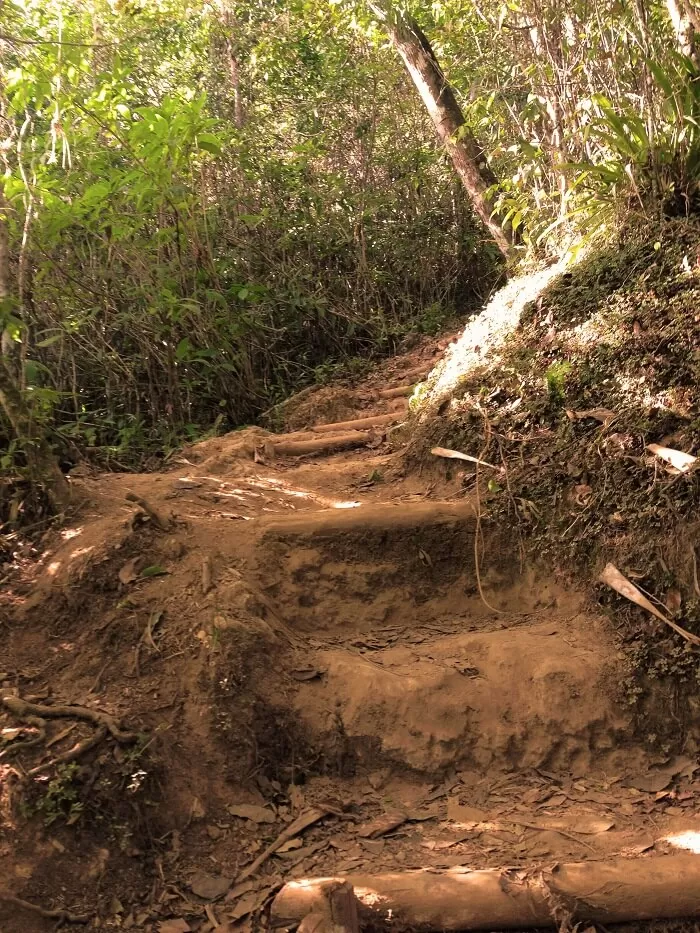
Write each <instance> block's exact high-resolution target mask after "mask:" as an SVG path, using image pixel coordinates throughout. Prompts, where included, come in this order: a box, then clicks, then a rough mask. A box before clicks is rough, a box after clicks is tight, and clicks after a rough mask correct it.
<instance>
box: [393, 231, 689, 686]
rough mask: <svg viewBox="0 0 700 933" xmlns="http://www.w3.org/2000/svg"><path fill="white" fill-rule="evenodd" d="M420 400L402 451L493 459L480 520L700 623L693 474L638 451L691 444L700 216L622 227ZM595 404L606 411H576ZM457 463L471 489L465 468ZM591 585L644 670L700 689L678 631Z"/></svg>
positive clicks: (448, 464) (420, 456) (543, 557)
mask: <svg viewBox="0 0 700 933" xmlns="http://www.w3.org/2000/svg"><path fill="white" fill-rule="evenodd" d="M425 404H426V405H427V408H424V412H423V415H422V417H420V419H419V422H418V427H417V429H416V432H415V434H414V437H413V441H412V443H411V445H410V446H409V453H408V458H409V460H413V461H417V460H424V458H425V457H426V456H429V454H428V453H427V451H428V450H429V448H430V447H431V446H433V445H435V444H439V445H441V446H445V447H451V448H455V449H458V450H461V451H463V452H465V453H468V454H471V455H473V456H479V457H480V458H481V459H483V460H486V461H489V462H490V463H492V464H494V465H495V466H497V467H500V468H501V470H500V472H499V473H495V472H494V471H488V470H484V472H488V479H489V480H490V482H489V483H488V488H487V487H486V484H485V483H484V484H481V489H482V492H481V495H482V499H483V500H484V504H485V523H486V526H488V524H489V523H491V524H493V525H498V526H499V527H501V528H502V527H504V526H506V527H508V528H513V529H514V530H515V529H517V533H518V534H519V535H520V537H521V541H522V543H523V544H524V545H525V548H526V550H529V551H531V552H532V553H533V554H535V553H536V555H537V557H538V559H539V561H540V562H541V563H543V564H545V565H549V566H550V567H551V568H552V571H553V572H555V571H557V570H558V569H562V568H566V569H567V570H568V571H573V572H574V573H575V574H576V576H578V577H579V578H582V579H583V580H584V581H585V582H586V583H587V584H590V583H591V582H593V581H597V577H598V575H599V573H600V571H601V569H602V568H603V566H604V565H605V564H606V563H607V562H609V561H611V562H613V563H614V564H615V565H616V566H617V567H618V568H619V569H620V570H621V571H622V572H623V573H624V574H625V575H626V576H627V577H628V578H630V579H632V580H633V582H634V583H635V584H636V585H637V586H638V587H642V588H643V589H644V590H645V591H647V592H648V593H650V594H652V598H656V599H658V601H659V605H660V607H661V609H662V611H663V612H664V613H665V614H666V615H667V616H669V617H670V618H672V619H674V620H676V621H677V622H678V623H679V624H681V625H682V626H684V627H685V628H686V629H688V630H690V631H691V632H694V633H698V634H700V586H699V585H698V576H699V574H700V570H699V569H698V565H697V560H698V558H697V556H696V548H695V538H696V532H697V529H698V528H700V521H699V518H698V516H699V513H698V507H699V506H700V473H697V472H695V471H694V469H691V470H690V471H689V472H688V473H684V474H682V475H671V474H670V473H669V472H668V471H667V469H665V464H664V463H663V461H661V460H660V459H658V458H656V457H654V456H653V455H652V454H651V453H650V452H649V451H648V449H647V445H648V444H660V445H663V446H666V447H671V448H675V449H678V450H681V451H685V452H686V453H689V454H693V455H696V456H700V226H698V225H697V224H695V223H689V222H685V221H683V222H681V221H674V222H669V223H665V224H663V225H658V226H654V225H648V224H647V225H638V226H636V227H633V228H631V229H627V230H626V231H624V232H623V233H621V234H618V235H617V236H616V237H615V239H613V240H611V241H609V242H607V243H606V244H605V245H603V246H600V247H599V248H598V249H597V250H596V251H595V252H592V253H590V254H589V255H588V256H587V257H585V258H583V259H581V260H580V261H579V262H578V263H577V264H576V265H574V266H572V267H570V269H569V271H567V272H566V273H564V274H563V275H560V276H558V277H557V278H556V279H555V280H554V281H553V282H552V283H551V284H550V286H549V287H548V288H546V289H545V290H544V292H543V293H542V294H541V295H540V297H539V298H538V299H537V300H536V301H534V302H531V303H530V304H528V305H526V306H525V309H524V311H523V314H522V315H521V319H520V323H519V325H518V327H517V328H516V329H515V331H514V332H513V333H512V334H510V336H508V337H507V338H506V339H505V341H504V342H502V343H500V344H499V345H498V346H496V347H493V348H492V349H491V350H489V351H488V352H487V353H486V354H485V356H483V357H482V362H481V364H480V365H479V367H478V368H473V367H471V368H469V367H467V368H466V371H465V372H464V373H463V375H462V377H461V379H460V380H459V382H458V386H457V388H456V389H453V390H452V391H451V393H450V395H449V396H448V397H447V398H444V397H443V398H435V397H434V395H433V396H432V397H430V396H429V397H428V399H427V400H426V403H425ZM596 409H606V410H607V411H606V412H597V417H596V415H595V414H593V415H583V414H582V413H583V412H591V411H594V410H596ZM430 412H432V416H430ZM440 462H441V464H444V466H441V467H439V468H440V469H442V468H444V469H446V470H451V471H452V473H454V472H455V461H440ZM460 467H466V469H465V476H464V483H465V486H467V487H470V488H473V485H474V472H473V469H472V468H471V467H470V466H468V465H466V464H463V463H462V464H460ZM482 475H483V473H482ZM597 593H598V596H599V599H600V601H601V603H603V604H606V605H609V606H612V607H614V608H615V618H616V620H618V622H619V623H620V631H621V635H622V637H623V639H624V640H625V641H626V642H627V643H628V647H629V648H630V651H631V656H632V658H633V661H634V662H635V664H636V665H637V666H638V667H639V668H640V669H643V670H644V671H645V673H647V674H652V675H654V676H658V677H664V676H665V675H667V674H669V673H673V674H674V675H675V676H676V678H677V680H679V681H681V682H689V681H692V682H693V683H694V684H695V685H696V686H697V682H698V680H700V665H699V664H698V660H697V657H698V656H697V653H696V652H695V651H692V650H691V649H690V648H689V646H688V645H687V643H686V642H684V641H683V640H682V639H681V638H679V637H678V636H676V635H674V634H673V633H672V632H671V630H670V629H669V628H668V627H666V626H664V625H663V623H660V622H657V621H656V620H655V619H653V618H652V617H651V616H649V615H647V614H646V613H644V612H643V611H642V610H640V609H637V608H636V607H633V606H631V604H628V603H626V602H625V601H624V600H623V599H622V598H621V597H618V596H617V594H615V593H613V592H612V591H611V590H609V589H607V588H606V587H604V586H603V585H599V586H598V588H597Z"/></svg>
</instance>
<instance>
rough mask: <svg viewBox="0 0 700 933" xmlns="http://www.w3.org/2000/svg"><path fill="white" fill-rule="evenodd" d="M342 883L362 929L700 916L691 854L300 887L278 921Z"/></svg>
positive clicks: (314, 906) (280, 907)
mask: <svg viewBox="0 0 700 933" xmlns="http://www.w3.org/2000/svg"><path fill="white" fill-rule="evenodd" d="M334 880H335V881H339V882H341V881H342V882H347V883H348V884H350V885H352V886H353V888H354V891H355V896H356V897H357V900H358V905H359V913H360V923H361V925H364V924H368V925H369V926H371V927H372V928H373V929H381V928H390V929H394V928H396V929H409V930H430V931H442V930H450V931H458V930H459V931H461V930H464V931H467V930H507V929H525V928H528V929H532V928H533V927H552V926H556V927H560V924H559V922H558V921H559V920H561V919H562V917H564V916H566V918H567V920H568V922H569V923H570V924H571V925H572V926H573V925H574V924H576V923H579V922H580V923H601V924H608V923H625V922H628V923H633V922H636V921H642V920H671V919H676V918H694V917H700V856H697V855H687V854H684V855H666V856H659V857H658V858H638V859H628V858H627V859H626V858H614V859H609V860H607V861H590V862H570V863H568V864H567V863H561V864H557V863H552V862H551V861H550V862H549V863H548V864H546V865H542V866H539V867H532V868H530V869H527V868H523V869H517V868H513V869H503V870H498V869H495V870H484V871H467V870H465V871H464V873H460V872H458V871H457V870H455V869H453V870H452V871H450V872H449V873H438V872H434V871H407V872H392V873H387V874H376V875H353V874H350V875H348V876H347V877H345V876H343V877H340V878H336V879H332V878H319V879H302V880H298V881H290V882H289V883H287V884H286V885H285V886H284V887H283V888H282V890H281V891H280V892H279V894H278V895H277V897H276V898H275V900H274V902H273V904H272V917H271V920H272V924H273V925H274V926H276V927H282V926H284V927H291V926H293V925H295V924H296V923H298V922H299V921H300V920H302V919H303V918H304V917H306V916H307V915H308V914H312V913H315V912H318V911H319V910H322V909H323V905H324V902H325V901H326V898H327V895H326V893H325V892H326V890H327V887H328V883H329V882H330V881H334ZM555 914H556V918H555ZM567 928H568V926H567Z"/></svg>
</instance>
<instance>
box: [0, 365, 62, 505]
mask: <svg viewBox="0 0 700 933" xmlns="http://www.w3.org/2000/svg"><path fill="white" fill-rule="evenodd" d="M0 405H1V406H2V408H3V409H4V411H5V414H6V415H7V418H8V420H9V422H10V424H11V425H12V428H13V430H14V432H15V434H16V435H17V439H18V441H19V443H20V444H21V446H22V449H23V450H24V453H25V455H26V458H27V466H28V467H29V473H30V477H31V479H32V481H33V482H36V483H38V484H39V485H41V486H43V487H44V488H45V489H46V494H47V496H48V497H49V501H50V502H51V505H52V507H53V508H54V509H55V510H56V511H57V512H61V511H63V509H65V508H66V506H67V505H69V504H70V502H71V500H72V493H71V488H70V486H69V484H68V480H67V479H66V477H65V476H64V475H63V473H62V472H61V468H60V467H59V465H58V461H57V460H56V458H55V457H54V454H53V451H52V450H51V446H50V445H49V443H48V441H47V440H46V439H45V438H44V437H43V436H42V435H41V434H38V433H37V427H36V423H35V421H34V419H33V418H32V413H31V411H30V410H29V408H28V407H27V404H26V402H25V401H24V399H23V397H22V393H21V392H20V390H19V388H18V387H17V383H16V382H15V378H14V376H13V374H12V373H11V372H10V370H9V368H8V366H7V364H6V362H5V360H4V359H0Z"/></svg>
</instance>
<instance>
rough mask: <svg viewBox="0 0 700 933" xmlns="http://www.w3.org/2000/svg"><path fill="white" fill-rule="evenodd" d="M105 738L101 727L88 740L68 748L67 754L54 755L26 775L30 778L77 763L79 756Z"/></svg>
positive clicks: (104, 729)
mask: <svg viewBox="0 0 700 933" xmlns="http://www.w3.org/2000/svg"><path fill="white" fill-rule="evenodd" d="M106 738H107V729H106V728H105V727H104V726H103V727H102V728H101V729H98V730H97V732H96V733H95V734H94V735H92V736H90V738H89V739H83V741H82V742H78V743H77V744H76V745H74V746H73V748H69V749H68V751H67V752H63V753H62V754H60V755H56V757H55V758H52V759H51V760H50V761H45V762H44V763H43V764H41V765H37V766H36V768H32V769H31V770H30V771H28V772H27V773H28V774H29V775H30V776H32V775H35V774H41V772H42V771H48V770H50V769H51V768H54V767H55V766H56V765H65V764H68V763H69V762H71V761H77V760H78V758H80V757H81V755H84V754H85V753H86V752H89V751H90V750H91V749H93V748H96V747H97V746H98V745H99V744H100V742H102V741H103V740H104V739H106Z"/></svg>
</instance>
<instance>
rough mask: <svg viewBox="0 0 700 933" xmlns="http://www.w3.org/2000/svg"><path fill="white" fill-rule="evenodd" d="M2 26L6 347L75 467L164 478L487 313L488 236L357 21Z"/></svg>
mask: <svg viewBox="0 0 700 933" xmlns="http://www.w3.org/2000/svg"><path fill="white" fill-rule="evenodd" d="M6 9H8V10H9V18H8V20H7V22H8V25H7V29H8V34H9V35H10V36H11V37H14V41H13V39H8V40H3V41H5V42H6V52H7V54H6V55H5V58H4V60H3V64H2V76H1V77H2V82H3V85H4V92H3V93H4V100H2V99H0V110H2V112H4V115H5V118H4V123H3V128H2V130H1V132H0V135H1V136H3V137H4V138H6V143H5V145H4V148H3V153H4V156H5V158H6V164H7V167H8V171H7V173H6V174H5V177H4V179H3V185H4V191H5V196H6V198H7V199H8V201H9V202H10V207H11V210H10V212H9V214H8V220H9V225H10V234H11V243H12V250H13V270H14V271H15V272H16V275H15V279H16V283H15V284H16V288H15V289H14V291H15V297H14V298H13V301H12V302H10V303H6V304H5V305H4V306H3V311H2V314H3V326H4V328H5V329H6V330H8V332H9V333H10V335H11V336H12V337H13V338H14V339H15V340H17V341H18V342H19V343H21V346H22V355H23V356H24V357H25V390H26V393H27V397H28V399H29V400H30V401H31V404H32V406H33V410H34V412H35V416H36V418H37V420H39V421H42V422H44V423H47V424H50V425H51V426H52V428H53V431H54V439H55V441H56V443H57V445H58V446H59V447H61V448H62V449H64V450H86V449H87V450H89V451H90V452H91V453H92V454H93V455H95V456H99V457H100V458H101V459H102V461H103V462H104V463H105V464H106V465H108V466H111V467H116V468H124V467H130V466H132V465H133V464H134V463H137V462H142V463H146V464H149V463H154V462H155V460H154V457H157V458H158V459H162V458H163V457H166V456H167V455H168V454H169V452H170V451H171V450H172V449H174V448H175V447H176V446H177V445H178V443H179V442H180V441H181V440H182V438H183V436H184V437H187V438H193V437H195V436H197V435H200V434H202V433H203V432H205V431H208V430H211V429H212V427H213V426H214V425H216V427H217V429H225V428H231V427H234V426H236V425H237V424H240V423H246V422H247V423H249V422H251V421H253V420H254V419H255V417H256V415H257V414H258V413H259V412H261V411H263V410H265V409H266V408H268V407H269V406H270V404H271V403H272V402H274V401H277V400H279V399H280V398H282V397H284V395H285V394H287V393H288V392H289V391H290V390H291V389H293V388H295V387H299V386H301V385H303V384H306V383H310V382H312V381H314V379H315V378H317V375H318V372H319V367H321V371H323V369H324V368H328V370H329V371H333V367H335V366H336V365H343V364H344V363H345V362H346V361H348V360H352V359H360V358H361V359H367V358H368V357H371V356H373V355H376V354H379V353H386V352H388V351H390V350H392V349H393V348H394V347H395V346H396V343H397V341H398V340H399V339H400V338H401V336H402V335H403V334H405V333H407V332H409V331H412V330H426V331H427V332H434V331H435V329H436V328H437V327H439V322H440V320H441V319H442V318H443V316H444V315H446V314H451V313H454V310H455V309H456V308H457V307H465V306H466V307H470V306H473V305H474V304H476V303H477V302H478V300H479V295H480V291H481V289H482V288H483V287H484V285H483V284H482V280H483V279H484V277H486V279H488V278H489V276H490V274H491V272H492V270H493V264H492V260H491V259H490V258H489V257H488V255H484V256H483V257H482V256H481V255H480V254H479V249H478V247H479V239H480V237H481V234H480V233H479V232H478V228H477V226H476V225H475V223H474V222H473V220H472V218H471V216H470V211H469V208H468V206H467V203H466V201H465V198H464V196H463V195H462V193H461V191H460V190H459V189H456V187H455V183H454V179H453V177H452V175H451V172H450V169H449V166H447V165H446V164H445V163H444V161H443V160H442V158H441V156H440V153H439V151H438V150H437V148H436V146H435V143H434V140H433V136H432V132H431V130H430V127H429V126H427V125H425V123H424V121H423V119H422V115H421V110H420V106H421V105H420V102H419V101H417V100H416V99H414V97H413V95H412V93H411V92H408V89H407V88H406V85H405V80H404V76H403V72H402V70H401V66H400V63H398V62H396V61H395V60H394V58H393V55H392V54H391V52H390V51H389V50H388V49H385V48H382V47H380V46H379V45H375V44H374V43H373V42H371V41H369V40H368V36H367V34H366V33H365V32H363V31H362V30H361V29H359V28H358V27H357V25H356V22H355V20H354V18H353V14H352V11H351V10H349V9H345V8H344V7H342V6H341V5H337V4H333V3H323V4H309V3H307V2H301V0H294V2H291V3H286V4H284V5H283V4H278V3H272V4H259V3H255V2H245V3H244V2H239V3H230V4H229V5H228V6H227V7H226V8H225V11H224V12H222V13H218V12H216V11H214V9H213V8H203V7H201V5H200V6H198V5H192V4H190V3H189V2H188V0H157V2H154V3H153V4H148V5H146V6H143V7H139V8H138V11H137V13H135V12H134V11H132V10H131V8H127V7H126V6H120V5H119V4H117V5H110V4H108V3H106V2H103V0H98V2H97V4H96V5H95V6H94V9H91V11H88V9H87V8H86V7H84V5H83V4H80V3H78V2H76V0H59V2H58V3H56V4H53V5H50V6H47V5H46V4H44V3H42V2H40V0H22V2H16V3H10V5H9V8H8V7H6ZM59 42H61V43H63V44H58V43H59ZM349 61H352V63H353V67H352V68H349V67H348V64H347V63H348V62H349ZM397 100H401V107H399V108H397V107H396V101H397ZM236 101H238V105H236V103H235V102H236ZM22 244H24V245H22ZM426 308H427V309H428V311H427V312H424V311H423V309H426ZM0 433H2V430H1V426H0Z"/></svg>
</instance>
